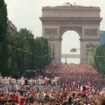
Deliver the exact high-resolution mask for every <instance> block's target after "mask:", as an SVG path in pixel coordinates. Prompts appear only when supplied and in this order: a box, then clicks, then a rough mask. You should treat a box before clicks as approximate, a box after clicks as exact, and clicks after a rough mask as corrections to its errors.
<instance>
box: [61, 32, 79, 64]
mask: <svg viewBox="0 0 105 105" xmlns="http://www.w3.org/2000/svg"><path fill="white" fill-rule="evenodd" d="M79 39H80V36H79V34H78V33H77V32H76V31H74V30H68V31H66V32H64V34H63V36H62V50H61V51H62V53H61V56H62V58H61V62H62V63H67V64H71V63H73V64H80V40H79Z"/></svg>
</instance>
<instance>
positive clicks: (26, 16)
mask: <svg viewBox="0 0 105 105" xmlns="http://www.w3.org/2000/svg"><path fill="white" fill-rule="evenodd" d="M5 2H6V4H7V9H8V18H9V20H11V21H12V22H13V24H14V25H15V26H16V27H17V29H18V30H19V29H20V28H27V29H29V30H31V31H32V33H33V34H34V36H35V37H37V36H42V24H41V21H40V19H39V17H41V15H42V11H41V9H42V7H44V6H58V5H64V4H65V3H67V2H69V3H71V4H74V3H75V4H77V5H83V6H99V7H100V9H101V17H102V18H103V20H102V22H101V25H100V29H101V30H105V6H104V5H105V0H5ZM68 34H75V37H76V38H74V37H70V38H71V39H70V38H68ZM73 38H74V39H75V40H72V39H73ZM63 39H65V41H64V42H62V43H63V44H62V45H63V46H62V47H63V51H62V52H63V53H69V52H70V48H72V47H73V42H76V44H74V45H77V46H76V47H77V48H78V47H80V46H79V44H80V42H79V40H78V39H79V35H78V34H77V33H76V32H66V33H64V36H63ZM67 40H69V41H70V40H71V43H72V44H71V45H69V46H68V45H67ZM65 46H66V47H67V48H66V49H64V48H65Z"/></svg>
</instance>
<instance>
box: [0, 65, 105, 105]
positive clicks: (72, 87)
mask: <svg viewBox="0 0 105 105" xmlns="http://www.w3.org/2000/svg"><path fill="white" fill-rule="evenodd" d="M46 69H47V70H49V72H48V71H47V70H46V71H47V72H46V74H45V76H38V77H34V78H25V77H21V78H18V79H15V78H12V77H2V76H0V105H105V91H101V90H102V89H103V90H104V88H105V76H104V75H102V74H99V73H97V72H96V71H95V70H94V69H93V68H92V67H91V66H88V65H85V66H84V67H83V66H81V65H53V66H49V67H47V68H46ZM76 69H78V70H79V69H80V71H79V72H77V71H76ZM83 69H86V70H87V71H88V72H86V71H85V72H84V70H83ZM74 70H75V71H74ZM81 71H82V72H81ZM75 72H76V73H75Z"/></svg>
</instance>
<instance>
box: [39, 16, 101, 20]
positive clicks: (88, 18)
mask: <svg viewBox="0 0 105 105" xmlns="http://www.w3.org/2000/svg"><path fill="white" fill-rule="evenodd" d="M40 20H41V21H45V20H47V21H48V20H50V21H51V20H57V21H60V20H76V21H78V20H79V21H80V20H82V21H83V20H84V21H86V20H87V21H101V20H102V18H101V17H99V18H96V17H40Z"/></svg>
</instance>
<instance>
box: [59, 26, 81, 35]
mask: <svg viewBox="0 0 105 105" xmlns="http://www.w3.org/2000/svg"><path fill="white" fill-rule="evenodd" d="M69 30H73V31H76V32H77V33H78V34H79V35H80V36H81V35H82V27H79V26H61V27H60V36H61V37H62V35H63V34H64V32H66V31H69Z"/></svg>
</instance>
